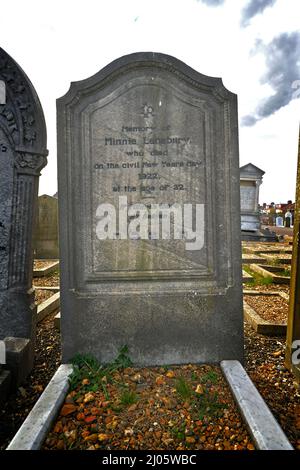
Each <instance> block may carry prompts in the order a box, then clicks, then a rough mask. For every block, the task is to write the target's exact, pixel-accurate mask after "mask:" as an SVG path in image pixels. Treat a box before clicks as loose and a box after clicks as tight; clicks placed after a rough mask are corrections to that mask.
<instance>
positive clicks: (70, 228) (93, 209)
mask: <svg viewBox="0 0 300 470" xmlns="http://www.w3.org/2000/svg"><path fill="white" fill-rule="evenodd" d="M57 107H58V127H57V128H58V183H59V226H60V256H61V257H60V263H61V264H60V265H61V322H62V325H61V330H62V349H63V361H65V362H66V361H69V360H70V359H71V358H72V356H74V355H75V354H76V353H81V354H83V353H90V354H93V355H94V356H96V357H97V358H98V359H99V360H100V361H103V362H108V361H111V360H112V359H113V358H115V356H116V354H117V352H118V350H119V349H120V348H121V347H122V346H124V345H127V346H128V347H129V351H130V354H131V357H132V359H133V361H134V363H136V364H140V365H151V364H176V363H178V364H179V363H188V362H211V363H215V362H219V361H220V360H222V359H238V360H242V358H243V308H242V287H241V251H240V246H241V244H240V192H239V157H238V123H237V97H236V95H234V94H233V93H231V92H229V91H228V90H227V89H226V88H225V87H224V85H223V83H222V81H221V79H218V78H211V77H207V76H204V75H202V74H200V73H198V72H196V71H195V70H193V69H191V68H190V67H188V66H187V65H186V64H184V63H183V62H180V61H179V60H177V59H175V58H173V57H170V56H166V55H163V54H158V53H136V54H132V55H129V56H125V57H122V58H120V59H118V60H116V61H114V62H113V63H111V64H110V65H108V66H107V67H105V68H104V69H103V70H101V71H100V72H99V73H97V74H96V75H94V76H93V77H91V78H88V79H86V80H83V81H81V82H77V83H72V84H71V88H70V90H69V92H68V93H67V94H66V95H65V96H64V97H62V98H60V99H59V100H58V102H57ZM134 204H135V206H134ZM191 208H192V209H193V212H192V211H191V212H189V210H191ZM168 210H169V211H171V212H172V215H171V216H170V213H169V212H168ZM191 213H192V214H193V215H192V216H191V217H189V215H191ZM115 222H116V223H115ZM157 224H159V227H157ZM168 225H169V229H170V231H169V232H172V236H170V233H169V232H168V230H167V228H166V227H168ZM195 227H196V228H195ZM158 228H159V229H160V231H159V230H158ZM104 229H105V230H104ZM193 231H194V233H193Z"/></svg>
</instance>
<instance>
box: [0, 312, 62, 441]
mask: <svg viewBox="0 0 300 470" xmlns="http://www.w3.org/2000/svg"><path fill="white" fill-rule="evenodd" d="M57 313H58V310H57V311H56V312H54V313H52V314H51V315H50V316H49V317H47V318H46V319H45V320H43V321H42V322H41V323H39V324H38V325H37V341H36V348H35V364H34V369H33V370H32V373H31V374H30V375H29V377H28V378H27V380H26V382H25V383H24V384H23V385H22V387H20V388H19V389H18V390H17V392H16V393H14V394H12V395H11V396H10V398H9V400H8V401H7V402H6V403H5V404H4V405H3V406H2V408H1V409H0V450H4V449H5V448H6V447H7V446H8V444H9V442H10V441H11V440H12V438H13V437H14V435H15V434H16V432H17V431H18V429H19V427H20V426H21V425H22V423H23V421H24V420H25V418H26V416H27V415H28V413H29V412H30V410H31V409H32V408H33V406H34V405H35V403H36V401H37V400H38V399H39V397H40V395H41V394H42V392H43V390H44V389H45V388H46V386H47V385H48V383H49V381H50V379H51V378H52V376H53V374H54V373H55V371H56V370H57V368H58V367H59V365H60V363H61V350H60V336H59V332H58V331H57V329H56V328H55V327H54V323H53V319H54V317H55V315H57Z"/></svg>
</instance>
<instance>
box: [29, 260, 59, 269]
mask: <svg viewBox="0 0 300 470" xmlns="http://www.w3.org/2000/svg"><path fill="white" fill-rule="evenodd" d="M55 261H56V260H53V259H51V260H42V259H35V260H34V261H33V269H35V270H37V269H44V268H48V266H51V264H53V263H55Z"/></svg>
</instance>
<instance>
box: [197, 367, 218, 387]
mask: <svg viewBox="0 0 300 470" xmlns="http://www.w3.org/2000/svg"><path fill="white" fill-rule="evenodd" d="M201 382H202V383H203V384H205V383H207V382H211V383H212V384H214V385H215V384H217V383H218V374H216V372H214V371H213V370H211V371H209V372H207V373H206V374H204V375H203V377H201Z"/></svg>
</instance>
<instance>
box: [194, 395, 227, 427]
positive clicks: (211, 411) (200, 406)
mask: <svg viewBox="0 0 300 470" xmlns="http://www.w3.org/2000/svg"><path fill="white" fill-rule="evenodd" d="M195 408H197V410H198V419H200V420H203V418H204V417H205V416H215V417H218V416H220V415H221V414H222V412H223V410H224V409H225V408H227V405H226V404H225V403H221V402H219V401H218V395H217V393H210V392H209V391H208V390H205V391H204V393H203V395H200V396H198V397H197V400H196V401H195Z"/></svg>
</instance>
